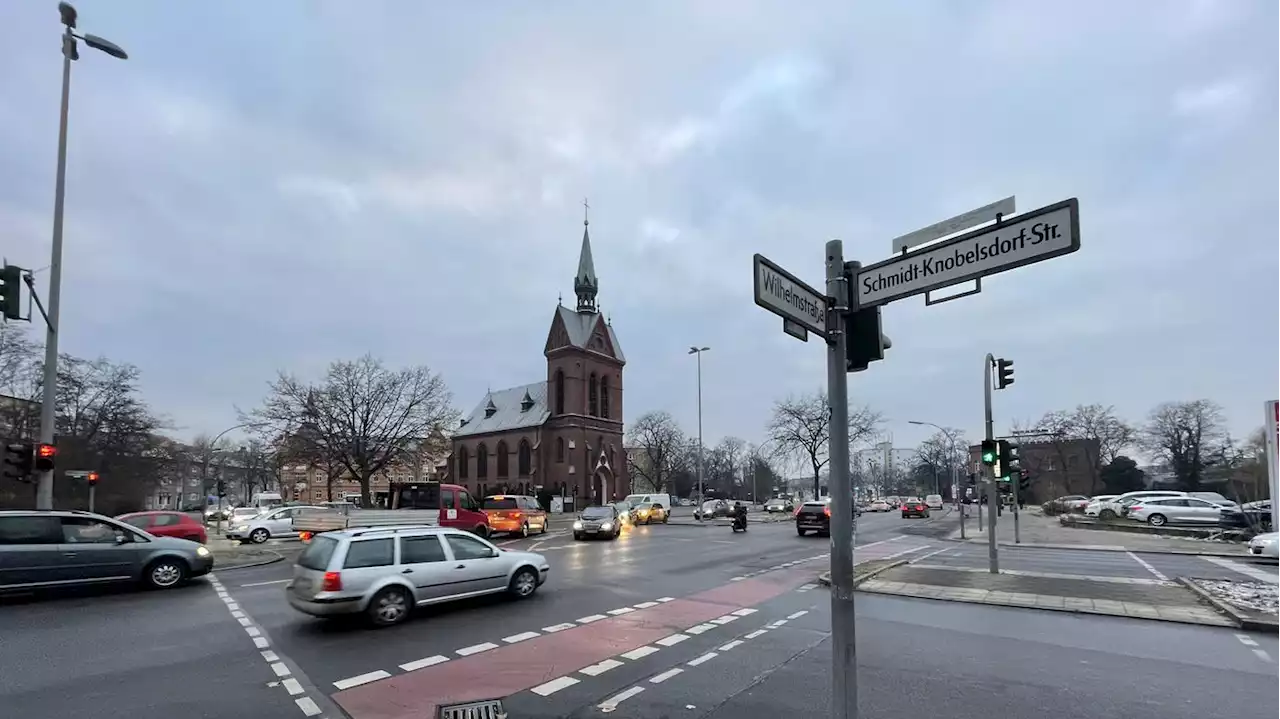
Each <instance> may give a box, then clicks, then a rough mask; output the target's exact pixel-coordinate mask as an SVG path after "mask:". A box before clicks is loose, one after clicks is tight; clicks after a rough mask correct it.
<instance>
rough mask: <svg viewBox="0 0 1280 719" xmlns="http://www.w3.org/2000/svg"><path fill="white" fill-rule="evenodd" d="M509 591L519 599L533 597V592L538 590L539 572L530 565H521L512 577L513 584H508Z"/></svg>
mask: <svg viewBox="0 0 1280 719" xmlns="http://www.w3.org/2000/svg"><path fill="white" fill-rule="evenodd" d="M507 591H509V592H511V594H512V595H514V596H515V597H516V598H517V599H527V598H528V597H532V596H533V593H534V592H536V591H538V573H537V572H535V571H533V569H532V568H530V567H521V568H520V569H518V570H516V574H515V576H514V577H512V578H511V584H510V585H508V587H507Z"/></svg>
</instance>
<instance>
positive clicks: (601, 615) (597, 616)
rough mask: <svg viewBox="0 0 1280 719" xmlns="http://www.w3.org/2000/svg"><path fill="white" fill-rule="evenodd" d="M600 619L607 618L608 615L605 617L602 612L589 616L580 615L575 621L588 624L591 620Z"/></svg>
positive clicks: (596, 620)
mask: <svg viewBox="0 0 1280 719" xmlns="http://www.w3.org/2000/svg"><path fill="white" fill-rule="evenodd" d="M601 619H608V617H606V616H605V615H603V614H592V615H590V616H586V617H582V618H581V619H578V620H577V622H578V623H579V624H590V623H592V622H598V621H600V620H601Z"/></svg>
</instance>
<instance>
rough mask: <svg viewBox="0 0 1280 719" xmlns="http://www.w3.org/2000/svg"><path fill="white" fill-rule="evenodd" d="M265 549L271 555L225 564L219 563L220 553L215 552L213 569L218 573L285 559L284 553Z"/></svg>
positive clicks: (260, 565)
mask: <svg viewBox="0 0 1280 719" xmlns="http://www.w3.org/2000/svg"><path fill="white" fill-rule="evenodd" d="M263 551H264V553H266V554H268V555H270V556H267V557H263V558H262V559H254V560H251V561H248V562H241V563H239V564H228V565H225V566H220V565H219V564H218V555H216V554H215V555H214V556H213V571H214V572H215V573H216V572H226V571H230V570H232V569H248V568H249V567H262V566H266V565H268V564H275V563H276V562H279V561H283V560H284V555H283V554H280V553H278V552H273V551H271V550H263Z"/></svg>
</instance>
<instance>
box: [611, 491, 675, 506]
mask: <svg viewBox="0 0 1280 719" xmlns="http://www.w3.org/2000/svg"><path fill="white" fill-rule="evenodd" d="M672 499H673V498H672V496H671V495H669V494H659V493H657V492H653V493H650V494H628V495H627V496H626V497H625V498H623V500H622V501H624V502H626V503H627V506H628V507H630V508H631V509H635V508H636V505H637V504H661V505H662V508H663V509H667V510H669V509H671V508H672V507H674V506H676V503H675V502H674V501H672Z"/></svg>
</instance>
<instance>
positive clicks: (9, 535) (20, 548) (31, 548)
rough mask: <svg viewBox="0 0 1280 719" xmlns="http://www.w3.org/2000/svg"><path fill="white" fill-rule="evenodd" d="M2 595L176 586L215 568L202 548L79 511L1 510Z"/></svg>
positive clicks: (0, 559) (0, 562) (0, 587)
mask: <svg viewBox="0 0 1280 719" xmlns="http://www.w3.org/2000/svg"><path fill="white" fill-rule="evenodd" d="M0 567H2V568H3V571H0V593H4V592H14V591H33V590H42V589H52V588H65V587H72V586H83V585H90V584H115V583H121V584H123V583H130V582H136V583H140V584H142V585H143V586H146V587H149V588H153V589H169V588H171V587H176V586H178V585H180V584H182V583H183V582H185V581H186V580H188V579H190V578H191V577H199V576H201V575H204V574H208V573H209V572H210V571H211V570H212V569H213V554H212V553H210V552H209V550H208V548H206V547H205V546H204V545H202V544H197V543H195V542H192V541H188V540H186V539H177V538H175V537H162V536H157V535H153V534H148V533H146V532H143V531H140V530H138V529H137V528H135V527H133V526H132V525H130V524H127V523H125V522H121V521H117V520H115V519H111V518H110V517H104V516H102V515H100V514H94V513H92V512H80V511H76V510H25V509H18V510H0Z"/></svg>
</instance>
